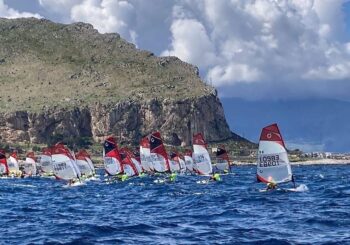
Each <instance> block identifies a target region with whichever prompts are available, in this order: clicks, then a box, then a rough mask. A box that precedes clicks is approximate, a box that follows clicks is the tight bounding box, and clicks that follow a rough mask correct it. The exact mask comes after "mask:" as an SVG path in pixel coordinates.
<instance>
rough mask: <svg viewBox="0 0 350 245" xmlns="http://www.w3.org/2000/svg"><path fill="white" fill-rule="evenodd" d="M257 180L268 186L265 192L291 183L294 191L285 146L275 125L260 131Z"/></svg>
mask: <svg viewBox="0 0 350 245" xmlns="http://www.w3.org/2000/svg"><path fill="white" fill-rule="evenodd" d="M257 180H258V182H263V183H266V184H267V185H268V187H267V190H268V189H275V188H276V187H277V184H281V183H288V182H293V183H294V189H295V182H294V178H293V174H292V169H291V166H290V163H289V159H288V154H287V150H286V146H285V144H284V141H283V138H282V134H281V133H280V130H279V128H278V126H277V124H276V123H275V124H271V125H269V126H266V127H264V128H263V129H262V131H261V135H260V140H259V150H258V163H257ZM291 190H292V189H291Z"/></svg>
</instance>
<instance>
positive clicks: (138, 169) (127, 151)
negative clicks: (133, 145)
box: [123, 147, 143, 175]
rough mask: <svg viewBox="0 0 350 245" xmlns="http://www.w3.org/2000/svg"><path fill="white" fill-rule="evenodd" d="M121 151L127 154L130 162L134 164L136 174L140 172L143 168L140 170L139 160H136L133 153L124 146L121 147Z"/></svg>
mask: <svg viewBox="0 0 350 245" xmlns="http://www.w3.org/2000/svg"><path fill="white" fill-rule="evenodd" d="M123 151H124V152H125V153H126V154H127V155H128V157H129V158H130V160H131V162H132V163H133V164H134V166H135V168H136V170H137V175H138V174H140V173H142V171H143V170H142V166H141V163H140V162H139V161H137V159H136V157H135V155H134V153H133V152H132V151H131V150H130V149H128V148H126V147H124V148H123Z"/></svg>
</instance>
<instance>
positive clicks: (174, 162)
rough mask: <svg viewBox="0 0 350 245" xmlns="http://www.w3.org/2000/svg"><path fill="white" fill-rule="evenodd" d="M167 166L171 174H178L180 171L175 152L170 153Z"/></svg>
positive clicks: (177, 156)
mask: <svg viewBox="0 0 350 245" xmlns="http://www.w3.org/2000/svg"><path fill="white" fill-rule="evenodd" d="M169 166H170V172H172V173H179V172H180V170H181V167H180V160H179V155H178V154H177V152H175V151H173V152H171V153H170V159H169Z"/></svg>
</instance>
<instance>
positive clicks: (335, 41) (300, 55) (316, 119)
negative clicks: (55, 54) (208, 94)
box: [0, 0, 350, 151]
mask: <svg viewBox="0 0 350 245" xmlns="http://www.w3.org/2000/svg"><path fill="white" fill-rule="evenodd" d="M0 16H1V17H6V18H18V17H29V16H34V17H37V18H46V19H50V20H52V21H56V22H61V23H71V22H78V21H83V22H88V23H91V24H92V25H94V27H95V28H96V29H98V31H99V32H101V33H106V32H118V33H119V34H121V36H122V37H123V38H125V39H126V40H128V41H130V42H132V43H134V44H136V46H137V47H138V48H140V49H146V50H150V51H152V52H154V53H155V54H157V55H162V56H168V55H174V56H178V57H179V58H180V59H182V60H184V61H186V62H189V63H192V64H194V65H196V66H198V67H199V70H200V75H201V77H202V78H203V80H204V81H205V82H207V83H208V84H210V85H212V86H214V87H215V88H217V90H218V92H219V96H220V97H221V98H222V101H223V104H224V108H225V111H226V115H227V118H228V122H229V124H230V127H231V129H232V130H233V131H238V133H239V132H240V131H242V132H244V135H245V136H246V137H247V138H248V139H250V140H253V141H257V138H258V137H259V136H258V135H259V130H260V129H261V128H262V127H263V126H265V125H263V123H269V122H271V123H272V122H277V123H281V125H280V126H281V130H282V133H283V132H284V131H283V128H284V129H285V132H286V135H289V136H290V138H287V137H284V138H285V139H286V141H287V142H288V141H289V142H290V144H291V145H295V146H298V147H299V148H301V149H305V150H332V151H350V142H349V140H347V138H350V137H349V136H350V135H349V133H348V132H347V130H346V129H347V126H346V125H345V124H346V117H345V116H344V108H343V105H344V103H348V102H350V96H349V95H350V82H349V79H350V3H349V2H348V1H346V0H174V1H164V0H152V1H148V0H147V1H146V0H129V1H125V0H123V1H122V0H0ZM300 101H302V102H303V103H299V102H300ZM333 102H334V103H333ZM281 103H282V104H283V105H284V107H283V106H280V105H281ZM329 103H330V104H331V105H333V107H329V106H328V107H327V110H326V111H325V110H323V108H325V106H326V105H328V104H329ZM315 104H317V105H318V106H317V110H316V111H317V112H319V113H318V114H319V115H318V116H317V115H314V116H313V117H312V120H310V118H306V119H305V124H307V125H306V126H303V127H300V125H298V122H296V123H294V124H293V125H292V124H291V123H289V122H290V121H293V117H296V116H298V115H299V114H300V113H302V114H303V115H304V116H305V117H307V115H308V112H310V113H311V112H312V113H315ZM338 104H339V105H341V106H338ZM261 105H266V107H262V106H261ZM295 105H299V106H300V107H301V108H300V109H298V108H296V109H295V112H291V111H288V110H287V109H288V108H294V107H295ZM242 108H246V110H249V109H252V108H253V109H254V108H256V110H255V111H254V110H253V111H251V113H250V114H248V113H245V112H244V110H241V109H242ZM339 108H341V109H339ZM310 110H311V111H310ZM261 111H262V112H264V111H266V112H267V113H260V112H261ZM286 111H288V112H286ZM270 112H273V113H270ZM346 112H347V111H346ZM231 113H232V114H233V115H232V114H231ZM256 113H259V115H260V116H259V119H256V118H254V114H256ZM298 113H299V114H298ZM325 113H327V114H332V115H333V116H334V117H337V118H338V117H339V118H340V120H336V121H334V120H333V119H332V120H333V121H332V120H331V119H330V117H324V114H325ZM342 116H343V117H342ZM334 117H332V118H334ZM259 120H260V121H259ZM253 121H254V122H260V123H261V125H260V124H259V125H257V124H256V123H252V122H253ZM331 122H332V123H335V124H336V125H332V127H333V126H336V128H337V129H338V131H339V130H344V132H343V134H342V135H341V136H342V137H339V135H338V134H335V133H332V130H330V128H332V127H331V126H327V125H331ZM315 125H326V126H325V128H319V129H318V130H314V127H315ZM300 128H302V129H303V130H300ZM310 129H312V130H311V131H316V132H315V134H314V135H309V131H310ZM320 131H322V132H320ZM320 135H321V136H322V135H323V136H322V137H320ZM330 139H331V142H337V143H336V144H334V143H332V144H328V143H327V142H330ZM348 143H349V144H348Z"/></svg>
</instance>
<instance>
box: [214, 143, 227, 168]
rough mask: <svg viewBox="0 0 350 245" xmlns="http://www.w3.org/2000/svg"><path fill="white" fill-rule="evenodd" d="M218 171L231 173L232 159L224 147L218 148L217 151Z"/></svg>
mask: <svg viewBox="0 0 350 245" xmlns="http://www.w3.org/2000/svg"><path fill="white" fill-rule="evenodd" d="M216 169H217V170H218V171H219V172H229V171H230V158H229V156H228V153H227V151H226V149H225V147H224V146H219V147H217V150H216Z"/></svg>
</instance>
